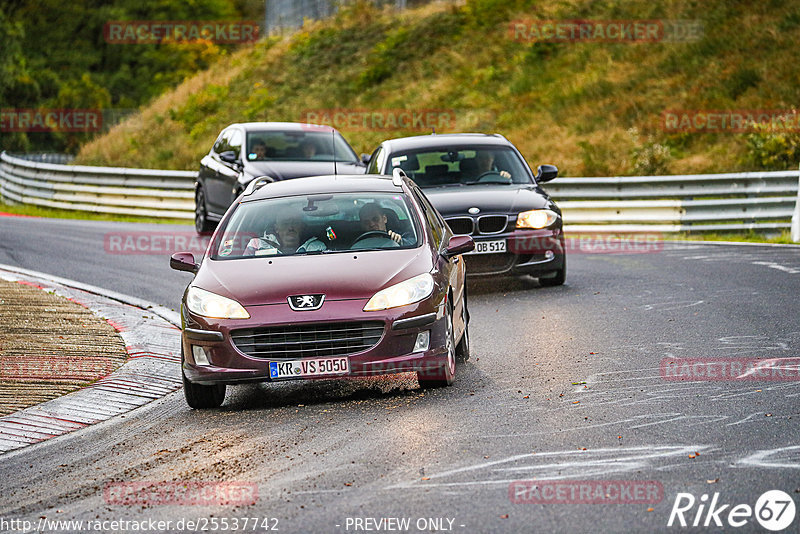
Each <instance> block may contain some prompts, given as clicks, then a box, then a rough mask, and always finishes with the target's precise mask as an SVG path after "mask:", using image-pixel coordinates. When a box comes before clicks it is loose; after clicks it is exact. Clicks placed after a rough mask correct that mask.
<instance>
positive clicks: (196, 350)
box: [192, 345, 211, 365]
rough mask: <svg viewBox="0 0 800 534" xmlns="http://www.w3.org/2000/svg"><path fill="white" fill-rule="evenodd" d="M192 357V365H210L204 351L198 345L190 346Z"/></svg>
mask: <svg viewBox="0 0 800 534" xmlns="http://www.w3.org/2000/svg"><path fill="white" fill-rule="evenodd" d="M192 356H194V363H196V364H197V365H211V362H209V361H208V355H206V349H204V348H203V347H200V346H198V345H192Z"/></svg>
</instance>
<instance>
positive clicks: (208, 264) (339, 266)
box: [192, 246, 433, 306]
mask: <svg viewBox="0 0 800 534" xmlns="http://www.w3.org/2000/svg"><path fill="white" fill-rule="evenodd" d="M432 268H433V263H432V259H431V257H430V252H429V249H428V248H427V247H425V246H422V247H417V248H414V249H407V250H405V249H401V250H386V251H352V252H337V253H332V254H317V255H312V256H284V257H282V256H272V257H257V258H245V259H237V260H216V261H215V260H210V259H208V258H206V260H205V261H204V262H203V265H202V267H201V268H200V271H198V273H197V277H196V278H195V280H194V282H192V285H194V286H197V287H200V288H202V289H205V290H207V291H211V292H213V293H216V294H218V295H222V296H225V297H228V298H232V299H234V300H236V301H238V302H239V303H240V304H242V305H243V306H258V305H265V304H278V303H285V302H286V298H287V297H288V296H290V295H312V294H318V293H323V294H325V300H348V299H368V298H370V297H372V295H374V294H375V293H376V292H377V291H379V290H381V289H383V288H384V287H387V286H389V285H392V284H394V283H397V282H402V281H403V280H406V279H408V278H411V277H412V276H417V275H419V274H422V273H427V272H430V270H431V269H432Z"/></svg>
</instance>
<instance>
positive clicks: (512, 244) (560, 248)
mask: <svg viewBox="0 0 800 534" xmlns="http://www.w3.org/2000/svg"><path fill="white" fill-rule="evenodd" d="M473 239H474V240H475V243H476V247H477V243H478V242H480V241H497V240H500V239H503V240H505V241H506V252H504V253H493V254H492V253H490V254H468V255H465V256H464V258H465V261H466V265H467V276H468V277H470V278H476V277H484V276H497V275H513V274H528V275H531V276H540V275H545V274H550V273H552V272H554V271H557V270H560V269H563V268H564V254H565V250H566V249H565V244H564V234H563V232H562V230H561V229H560V228H556V229H552V230H549V229H546V230H515V231H513V232H506V233H502V234H495V235H479V236H473Z"/></svg>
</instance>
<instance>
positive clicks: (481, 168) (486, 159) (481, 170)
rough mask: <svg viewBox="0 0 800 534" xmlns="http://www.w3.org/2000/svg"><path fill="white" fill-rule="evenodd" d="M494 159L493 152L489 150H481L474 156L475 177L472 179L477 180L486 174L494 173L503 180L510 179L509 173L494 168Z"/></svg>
mask: <svg viewBox="0 0 800 534" xmlns="http://www.w3.org/2000/svg"><path fill="white" fill-rule="evenodd" d="M494 159H495V156H494V152H492V151H491V150H481V151H479V152H478V153H477V154H475V163H476V165H477V167H476V169H475V176H473V177H472V179H474V180H477V179H478V178H480V177H481V176H482V175H484V174H486V173H488V172H495V173H497V174H499V175H500V176H502V177H503V178H511V173H509V172H508V171H501V170H498V169H497V168H495V166H494Z"/></svg>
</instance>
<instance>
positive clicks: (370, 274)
mask: <svg viewBox="0 0 800 534" xmlns="http://www.w3.org/2000/svg"><path fill="white" fill-rule="evenodd" d="M395 174H396V176H395V177H394V178H389V177H385V176H364V175H349V176H342V175H339V176H320V177H314V178H300V179H297V180H289V181H284V182H274V183H266V185H262V184H264V183H265V182H266V181H265V180H260V179H259V180H256V181H255V182H253V183H252V184H251V185H250V186H249V187H248V188H247V189H246V190H245V191H244V193H243V194H242V195H241V196H240V197H239V198H238V199H237V201H236V202H234V204H233V205H232V206H231V207H230V209H229V210H228V212H227V213H226V215H225V217H224V218H223V220H222V221H221V223H220V225H219V228H218V229H217V231H216V232H215V233H214V235H213V237H212V238H211V242H210V244H209V247H208V250H207V251H206V253H205V256H204V258H203V259H202V261H201V263H200V264H199V265H197V264H195V259H194V257H192V255H191V254H189V253H186V252H182V253H177V254H174V255H173V256H172V258H171V260H170V266H171V267H172V268H174V269H178V270H183V271H190V272H193V273H195V278H194V280H193V281H192V282H191V283H190V284H189V286H188V287H187V289H186V292H185V293H184V297H183V301H182V304H181V315H182V322H183V340H182V341H183V342H182V355H183V365H182V368H183V382H184V392H185V394H186V400H187V402H188V403H189V405H190V406H192V407H193V408H212V407H216V406H219V405H220V404H222V402H223V400H224V397H225V388H226V385H227V384H235V383H239V382H253V381H256V382H258V381H277V380H291V379H313V378H337V377H352V376H369V375H379V374H387V373H397V372H405V371H416V372H417V376H418V379H419V382H420V385H421V386H423V387H438V386H447V385H450V384H451V383H452V382H453V378H454V376H455V362H456V358H457V357H458V358H460V359H462V360H466V359H467V358H468V357H469V337H468V332H467V323H468V317H469V316H468V312H467V300H466V292H465V285H464V283H465V269H464V262H463V261H461V256H460V255H461V254H463V253H465V252H468V251H470V250H472V248H473V246H474V243H473V241H472V239H471V238H470V237H468V236H453V234H452V232H450V230H449V228H448V227H447V224H446V223H445V222H444V221H443V220H442V218H441V216H440V215H439V214H438V213H437V212H436V210H435V209H434V208H433V206H431V204H430V202H429V201H428V200H427V199H426V198H425V195H424V194H423V193H422V191H421V190H420V189H419V188H418V187H417V186H416V185H414V183H413V182H412V181H410V180H408V178H406V177H405V176H403V175H402V173H400V172H399V171H398V172H396V173H395Z"/></svg>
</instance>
